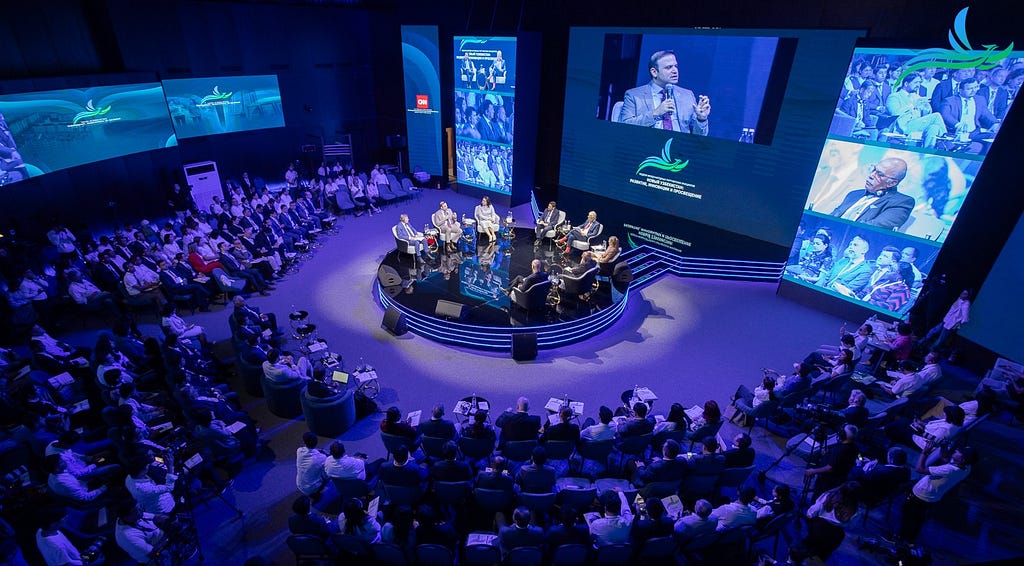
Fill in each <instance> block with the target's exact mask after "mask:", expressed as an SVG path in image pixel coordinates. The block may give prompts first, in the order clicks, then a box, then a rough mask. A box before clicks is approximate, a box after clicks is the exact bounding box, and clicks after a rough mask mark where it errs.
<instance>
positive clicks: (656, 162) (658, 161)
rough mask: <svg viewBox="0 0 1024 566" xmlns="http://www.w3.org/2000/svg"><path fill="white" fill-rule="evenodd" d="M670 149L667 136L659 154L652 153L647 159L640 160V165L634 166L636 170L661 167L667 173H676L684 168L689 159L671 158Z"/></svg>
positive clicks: (638, 171)
mask: <svg viewBox="0 0 1024 566" xmlns="http://www.w3.org/2000/svg"><path fill="white" fill-rule="evenodd" d="M671 149H672V138H669V139H668V141H666V142H665V147H664V149H662V150H661V155H660V156H657V155H652V156H650V157H648V158H647V159H644V160H643V161H641V162H640V166H639V167H637V168H636V172H637V173H640V172H641V171H643V170H644V169H647V168H648V167H653V168H655V169H661V170H662V171H668V172H669V173H678V172H680V171H682V170H683V169H685V168H686V166H687V165H689V164H690V160H689V159H687V160H686V161H683V160H681V159H676V160H674V161H672V160H671V157H670V150H671Z"/></svg>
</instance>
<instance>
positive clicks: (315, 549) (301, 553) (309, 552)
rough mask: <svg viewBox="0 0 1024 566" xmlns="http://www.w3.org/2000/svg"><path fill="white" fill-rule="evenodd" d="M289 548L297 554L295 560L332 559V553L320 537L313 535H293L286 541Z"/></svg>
mask: <svg viewBox="0 0 1024 566" xmlns="http://www.w3.org/2000/svg"><path fill="white" fill-rule="evenodd" d="M285 544H287V545H288V548H290V549H291V551H292V552H294V553H295V559H296V560H297V561H298V560H303V559H308V558H322V559H327V558H330V551H328V550H327V545H326V544H324V541H322V540H320V537H316V536H313V535H291V536H289V537H288V538H287V539H286V540H285Z"/></svg>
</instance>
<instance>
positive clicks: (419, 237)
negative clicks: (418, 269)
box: [395, 214, 427, 254]
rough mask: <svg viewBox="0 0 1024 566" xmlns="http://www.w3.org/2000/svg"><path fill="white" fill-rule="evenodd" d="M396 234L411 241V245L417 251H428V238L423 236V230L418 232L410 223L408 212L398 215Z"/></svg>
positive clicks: (401, 238) (424, 252)
mask: <svg viewBox="0 0 1024 566" xmlns="http://www.w3.org/2000/svg"><path fill="white" fill-rule="evenodd" d="M395 235H396V236H397V237H398V238H399V239H400V240H406V241H407V242H409V245H410V246H412V247H413V248H415V250H416V253H418V254H426V253H427V239H426V238H425V237H424V236H423V232H417V231H416V229H415V228H413V227H412V225H411V224H409V215H408V214H402V215H400V216H399V217H398V224H396V225H395Z"/></svg>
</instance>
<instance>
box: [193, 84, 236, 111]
mask: <svg viewBox="0 0 1024 566" xmlns="http://www.w3.org/2000/svg"><path fill="white" fill-rule="evenodd" d="M232 94H235V93H233V92H221V91H220V87H219V86H216V85H214V87H213V94H207V95H206V96H204V97H203V98H202V100H200V101H199V104H196V106H197V107H200V108H201V107H205V106H224V105H225V104H238V102H231V101H230V100H228V99H229V98H231V95H232Z"/></svg>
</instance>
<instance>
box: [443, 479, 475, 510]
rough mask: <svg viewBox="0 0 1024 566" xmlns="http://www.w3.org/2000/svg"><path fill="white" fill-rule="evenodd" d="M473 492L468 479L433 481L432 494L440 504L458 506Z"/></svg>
mask: <svg viewBox="0 0 1024 566" xmlns="http://www.w3.org/2000/svg"><path fill="white" fill-rule="evenodd" d="M472 494H473V484H472V483H471V482H468V481H438V482H434V495H435V496H436V497H437V502H438V503H440V504H441V505H452V506H460V505H462V504H463V503H464V502H465V501H466V500H467V499H469V497H470V496H471V495H472Z"/></svg>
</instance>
